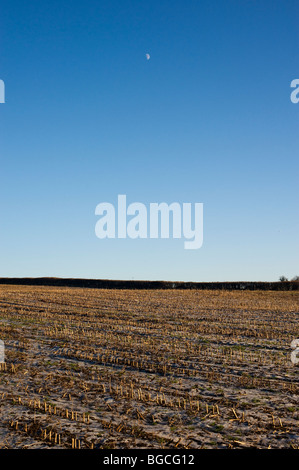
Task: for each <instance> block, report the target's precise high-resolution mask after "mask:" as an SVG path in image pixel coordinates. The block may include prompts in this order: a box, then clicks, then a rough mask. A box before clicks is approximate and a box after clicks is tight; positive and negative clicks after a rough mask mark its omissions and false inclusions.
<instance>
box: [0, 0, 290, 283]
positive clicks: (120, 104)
mask: <svg viewBox="0 0 299 470" xmlns="http://www.w3.org/2000/svg"><path fill="white" fill-rule="evenodd" d="M298 25H299V6H298V1H297V0H226V1H224V0H217V1H216V0H171V1H170V0H159V1H156V0H152V1H148V2H142V1H140V0H119V1H113V0H111V1H108V0H106V1H100V0H85V1H84V2H83V1H76V0H73V1H68V2H67V1H65V0H32V1H30V2H24V0H22V1H21V0H19V1H18V0H11V1H8V2H2V4H1V17H0V64H1V66H0V79H2V80H4V82H5V87H6V88H5V91H6V96H5V98H6V102H5V104H0V152H1V155H0V157H1V166H0V214H1V230H0V276H22V277H24V276H58V277H84V278H106V279H107V278H110V279H132V278H134V279H164V280H193V281H222V280H266V281H271V280H278V278H279V276H281V275H285V276H287V277H289V278H290V277H293V276H294V275H297V274H299V237H298V234H299V230H298V229H299V223H298V220H299V218H298V215H299V214H298V207H299V205H298V203H299V196H298V182H299V178H298V176H299V172H298V169H299V168H298V167H299V165H298V154H299V152H298V149H299V132H298V131H299V128H298V124H299V103H298V104H294V103H292V102H291V100H290V94H291V91H292V90H291V88H290V83H291V81H292V80H293V79H296V78H299V52H298V50H299V48H298V46H299V27H298ZM147 53H149V54H150V60H147V59H146V54H147ZM118 194H126V195H127V200H128V203H130V202H136V201H138V202H142V203H144V204H145V205H149V203H150V202H167V203H169V204H170V203H171V202H174V201H175V202H178V203H183V202H190V203H195V202H201V203H203V204H204V242H203V246H202V248H200V249H199V250H185V249H184V247H183V246H184V244H183V239H182V240H179V239H178V240H174V239H169V240H168V239H157V240H151V239H138V240H131V239H123V240H121V239H110V240H108V239H105V240H100V239H98V238H97V237H96V235H95V224H96V221H97V220H98V217H97V216H96V215H95V207H96V205H97V204H99V203H100V202H111V203H113V204H115V205H117V204H116V203H117V195H118Z"/></svg>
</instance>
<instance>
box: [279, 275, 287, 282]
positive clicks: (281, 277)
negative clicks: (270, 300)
mask: <svg viewBox="0 0 299 470" xmlns="http://www.w3.org/2000/svg"><path fill="white" fill-rule="evenodd" d="M279 280H280V281H281V282H286V281H288V278H287V277H285V276H280V278H279Z"/></svg>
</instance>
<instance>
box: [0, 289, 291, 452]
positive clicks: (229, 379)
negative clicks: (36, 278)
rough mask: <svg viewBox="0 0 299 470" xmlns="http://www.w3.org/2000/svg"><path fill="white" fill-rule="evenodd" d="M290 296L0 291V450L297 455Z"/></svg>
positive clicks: (65, 290)
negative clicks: (0, 350) (0, 355)
mask: <svg viewBox="0 0 299 470" xmlns="http://www.w3.org/2000/svg"><path fill="white" fill-rule="evenodd" d="M298 300H299V294H298V292H271V291H264V292H262V291H253V292H247V291H246V292H245V291H244V292H236V291H191V290H190V291H181V290H172V291H162V290H157V291H147V290H140V291H133V290H106V289H99V290H98V289H87V288H84V289H80V288H65V287H30V286H13V285H9V286H5V285H1V286H0V339H1V340H3V341H4V344H5V361H6V362H5V363H3V364H0V448H49V447H57V448H79V447H80V448H82V449H83V448H106V449H107V448H111V449H113V448H146V447H147V448H174V447H176V448H178V449H179V448H189V449H192V448H235V447H244V448H245V447H257V448H268V447H271V448H276V447H283V448H291V447H293V448H299V430H298V416H299V404H298V384H299V377H298V375H299V374H298V369H299V368H298V365H296V366H295V365H293V364H292V362H291V360H290V354H291V352H292V350H291V348H290V343H291V341H292V340H293V339H295V338H299V322H298V319H299V316H298V315H299V313H298V312H299V306H298V303H299V302H298Z"/></svg>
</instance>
